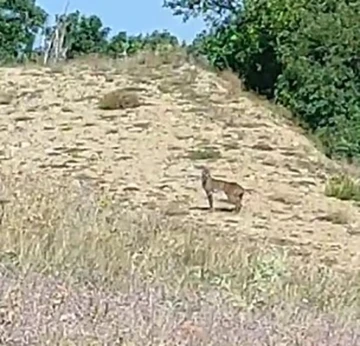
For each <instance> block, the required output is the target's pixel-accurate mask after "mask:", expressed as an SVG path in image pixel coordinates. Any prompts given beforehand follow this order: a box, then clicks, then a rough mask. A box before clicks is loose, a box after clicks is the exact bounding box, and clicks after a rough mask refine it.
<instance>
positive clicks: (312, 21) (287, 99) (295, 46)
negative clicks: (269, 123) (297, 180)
mask: <svg viewBox="0 0 360 346" xmlns="http://www.w3.org/2000/svg"><path fill="white" fill-rule="evenodd" d="M164 5H165V7H168V8H170V9H172V10H173V13H174V14H175V15H182V16H183V18H184V20H187V19H188V18H189V17H190V16H198V15H202V16H203V17H204V18H205V20H206V21H207V23H208V24H209V25H210V30H209V32H206V33H201V34H200V35H199V36H198V38H197V39H196V40H195V41H194V42H193V47H192V51H195V52H197V54H201V55H205V56H206V57H207V58H208V60H209V61H210V62H211V63H212V64H213V65H214V66H216V67H218V68H220V69H223V68H231V69H233V70H234V71H236V72H237V73H238V74H239V75H240V76H241V77H242V79H243V80H244V83H245V85H246V86H247V87H249V88H251V89H253V90H255V91H257V92H259V93H261V94H263V95H266V96H267V97H269V98H274V99H275V101H276V102H279V103H281V104H283V105H285V106H286V107H287V108H289V109H290V110H291V111H292V112H293V113H294V114H295V115H296V116H297V117H298V118H299V120H300V122H301V123H302V124H303V125H304V126H306V127H307V128H308V129H309V130H310V131H312V132H313V133H315V134H316V135H318V137H319V138H320V139H321V140H322V142H323V144H324V147H325V150H326V153H327V154H328V155H329V156H342V157H348V158H353V157H359V156H360V97H359V96H360V21H359V20H358V19H359V18H360V16H359V14H360V1H359V0H353V1H349V0H324V1H316V0H310V1H308V0H244V1H242V2H240V1H237V0H227V1H219V0H168V1H165V4H164Z"/></svg>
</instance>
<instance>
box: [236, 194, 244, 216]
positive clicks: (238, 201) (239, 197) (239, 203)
mask: <svg viewBox="0 0 360 346" xmlns="http://www.w3.org/2000/svg"><path fill="white" fill-rule="evenodd" d="M243 196H244V193H240V194H238V195H237V196H236V204H235V212H236V213H239V212H240V210H241V208H242V199H243Z"/></svg>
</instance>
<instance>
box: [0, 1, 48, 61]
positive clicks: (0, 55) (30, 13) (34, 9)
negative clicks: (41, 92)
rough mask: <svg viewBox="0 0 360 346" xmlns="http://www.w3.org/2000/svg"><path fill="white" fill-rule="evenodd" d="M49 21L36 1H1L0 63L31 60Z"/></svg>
mask: <svg viewBox="0 0 360 346" xmlns="http://www.w3.org/2000/svg"><path fill="white" fill-rule="evenodd" d="M46 19H47V14H46V12H45V11H44V10H43V9H41V8H40V7H39V6H37V5H36V4H35V0H1V1H0V32H1V35H0V61H11V60H23V59H25V58H29V57H30V55H31V53H32V51H33V49H34V41H35V38H36V35H37V34H38V33H39V32H40V30H41V29H42V28H43V26H44V24H45V22H46Z"/></svg>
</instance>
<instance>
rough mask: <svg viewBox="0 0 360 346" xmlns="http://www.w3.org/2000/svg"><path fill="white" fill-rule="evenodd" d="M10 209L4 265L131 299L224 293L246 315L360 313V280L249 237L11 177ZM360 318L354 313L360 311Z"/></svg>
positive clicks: (0, 233) (1, 248) (60, 185)
mask: <svg viewBox="0 0 360 346" xmlns="http://www.w3.org/2000/svg"><path fill="white" fill-rule="evenodd" d="M1 184H2V185H3V186H5V187H6V196H7V198H8V201H9V203H7V204H6V205H5V215H4V218H3V220H2V224H1V227H0V237H1V242H0V265H1V268H2V270H3V271H7V270H9V271H10V270H11V271H13V272H15V273H22V274H24V273H44V274H56V275H57V276H59V275H60V276H61V277H64V278H69V279H75V280H77V281H80V282H81V281H84V282H85V281H86V282H88V281H96V282H97V283H98V284H101V285H103V286H106V287H108V288H109V289H111V288H112V287H113V286H114V287H116V289H119V288H120V289H122V290H125V291H127V290H129V289H131V285H132V283H133V282H134V280H136V281H139V280H140V281H141V282H146V283H155V284H159V283H160V284H163V285H165V286H166V287H168V288H169V289H170V290H171V291H173V292H179V291H181V290H182V289H187V288H190V289H192V290H209V289H220V290H221V291H223V292H225V293H227V294H229V297H230V298H231V299H232V300H233V302H234V304H235V305H237V306H238V307H240V308H244V309H253V308H261V307H263V306H268V305H272V304H275V303H278V302H291V303H304V302H305V303H307V304H311V305H312V306H313V307H316V308H319V309H320V310H324V311H335V310H343V309H346V310H348V309H349V308H350V309H355V310H356V311H358V308H359V303H360V295H359V294H358V292H359V290H360V279H359V277H358V276H357V275H355V276H350V274H343V273H337V272H333V271H332V270H331V269H329V268H326V267H320V266H317V265H316V264H314V263H311V262H309V263H307V264H305V263H303V264H302V265H301V262H300V261H295V262H294V261H293V260H292V259H291V257H289V256H288V255H287V252H286V251H285V250H281V249H278V248H273V247H270V246H266V244H264V243H262V244H261V243H259V244H253V243H252V242H246V240H244V238H242V237H241V234H240V232H239V234H231V235H229V234H227V233H225V232H221V230H219V231H218V232H215V231H213V230H209V229H207V228H206V226H201V227H199V225H197V224H196V225H195V224H191V223H187V224H184V223H183V222H182V220H177V219H176V218H166V217H165V216H164V215H162V214H161V213H158V214H151V213H148V212H145V211H143V212H141V211H131V210H130V211H129V210H126V209H125V208H123V207H122V205H121V202H116V201H114V200H112V199H111V198H110V197H109V196H107V195H105V194H100V193H96V192H95V191H94V190H92V189H89V190H87V191H85V189H84V188H81V187H79V186H76V185H75V184H73V183H71V182H70V181H66V180H62V181H57V180H55V179H50V178H46V179H45V178H41V177H36V176H24V177H20V178H19V177H18V178H15V177H11V176H8V177H5V176H3V177H1ZM355 310H354V311H355Z"/></svg>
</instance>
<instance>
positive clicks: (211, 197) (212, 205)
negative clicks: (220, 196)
mask: <svg viewBox="0 0 360 346" xmlns="http://www.w3.org/2000/svg"><path fill="white" fill-rule="evenodd" d="M206 196H207V199H208V201H209V207H210V208H209V209H210V211H214V200H213V193H212V192H211V191H210V192H206Z"/></svg>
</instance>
